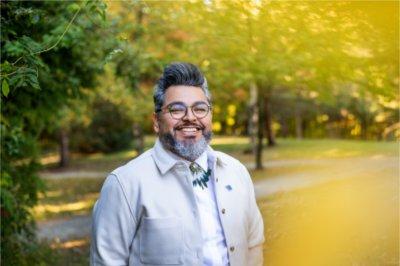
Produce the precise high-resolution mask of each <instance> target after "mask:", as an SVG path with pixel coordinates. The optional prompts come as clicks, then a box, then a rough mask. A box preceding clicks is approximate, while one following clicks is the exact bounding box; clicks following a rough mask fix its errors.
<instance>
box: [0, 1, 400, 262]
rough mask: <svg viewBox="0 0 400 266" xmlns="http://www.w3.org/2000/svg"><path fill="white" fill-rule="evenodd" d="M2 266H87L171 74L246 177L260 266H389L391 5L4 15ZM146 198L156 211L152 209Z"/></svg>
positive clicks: (90, 7)
mask: <svg viewBox="0 0 400 266" xmlns="http://www.w3.org/2000/svg"><path fill="white" fill-rule="evenodd" d="M0 7H1V119H0V122H1V183H0V184H1V262H2V263H3V264H4V265H87V264H88V260H89V246H90V224H91V218H90V214H91V209H92V207H93V204H94V202H95V201H96V199H97V197H98V195H99V191H100V188H101V185H102V183H103V181H104V178H105V176H106V175H107V173H108V172H110V171H111V170H112V169H114V168H115V167H117V166H119V165H121V164H123V163H125V162H127V161H129V160H131V159H132V158H134V157H135V156H137V155H138V154H140V153H141V152H143V151H144V150H146V149H149V148H151V147H152V145H153V144H154V140H155V136H154V134H153V131H152V122H151V116H152V112H153V103H152V91H153V87H154V84H155V82H156V81H157V79H158V78H159V77H160V75H161V73H162V69H163V67H164V66H166V65H167V64H168V63H170V62H173V61H186V62H191V63H194V64H196V65H198V66H199V67H200V68H201V69H202V71H203V72H204V74H205V75H206V77H207V79H208V83H209V87H210V90H211V92H212V94H213V130H214V133H215V136H214V139H213V141H212V143H211V144H212V146H213V147H214V148H215V149H218V150H222V151H224V152H226V153H229V154H231V155H233V156H235V157H236V158H238V159H240V160H241V161H242V162H243V163H244V164H245V165H246V167H247V168H248V169H249V171H250V173H251V175H252V177H253V182H254V186H255V192H256V196H257V200H258V204H259V207H260V210H261V212H262V215H263V217H264V223H265V237H266V242H265V244H264V259H265V265H285V266H287V265H335V266H336V265H399V263H400V262H399V142H398V141H399V139H400V122H399V103H400V102H399V2H398V1H261V0H249V1H237V0H229V1H220V0H203V1H137V0H132V1H105V0H99V1H97V0H96V1H1V3H0ZM155 196H156V195H155Z"/></svg>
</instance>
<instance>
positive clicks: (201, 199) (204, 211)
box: [193, 152, 229, 266]
mask: <svg viewBox="0 0 400 266" xmlns="http://www.w3.org/2000/svg"><path fill="white" fill-rule="evenodd" d="M195 162H196V163H197V164H198V165H199V166H200V167H201V168H202V169H203V170H204V171H207V169H208V168H209V165H208V160H207V153H206V152H204V153H203V154H202V155H201V156H200V157H199V158H197V159H196V161H195ZM212 170H213V169H212ZM193 191H194V194H195V198H196V203H197V207H198V209H199V214H200V224H201V231H202V236H203V242H204V244H203V254H204V257H203V258H204V259H203V265H207V266H220V265H221V266H226V265H229V260H228V251H227V247H226V241H225V236H224V231H223V229H222V226H221V221H220V218H219V212H218V207H217V204H216V200H215V191H214V180H213V179H212V178H211V176H210V180H209V181H208V182H207V187H204V188H202V187H201V186H199V185H197V186H194V187H193Z"/></svg>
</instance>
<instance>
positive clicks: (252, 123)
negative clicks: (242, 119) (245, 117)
mask: <svg viewBox="0 0 400 266" xmlns="http://www.w3.org/2000/svg"><path fill="white" fill-rule="evenodd" d="M257 127H258V103H257V85H256V84H255V83H252V84H250V100H249V123H248V127H247V133H248V134H249V137H250V139H249V141H250V145H251V150H250V151H251V153H252V154H256V151H257V132H258V131H257Z"/></svg>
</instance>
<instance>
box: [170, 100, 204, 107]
mask: <svg viewBox="0 0 400 266" xmlns="http://www.w3.org/2000/svg"><path fill="white" fill-rule="evenodd" d="M201 103H205V104H207V105H208V103H207V102H205V101H197V102H194V103H193V104H192V105H191V106H194V105H197V104H201ZM174 104H181V105H184V106H189V105H187V104H185V103H184V102H180V101H176V102H171V103H169V104H167V105H166V106H171V105H174ZM189 107H190V106H189Z"/></svg>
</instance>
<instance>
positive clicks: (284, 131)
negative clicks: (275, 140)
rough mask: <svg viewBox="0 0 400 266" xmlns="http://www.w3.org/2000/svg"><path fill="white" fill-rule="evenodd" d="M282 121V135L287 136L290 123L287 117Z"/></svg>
mask: <svg viewBox="0 0 400 266" xmlns="http://www.w3.org/2000/svg"><path fill="white" fill-rule="evenodd" d="M280 122H281V126H282V137H284V138H287V137H288V136H289V125H288V122H287V119H286V118H285V117H284V118H283V119H282V120H281V121H280Z"/></svg>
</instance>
